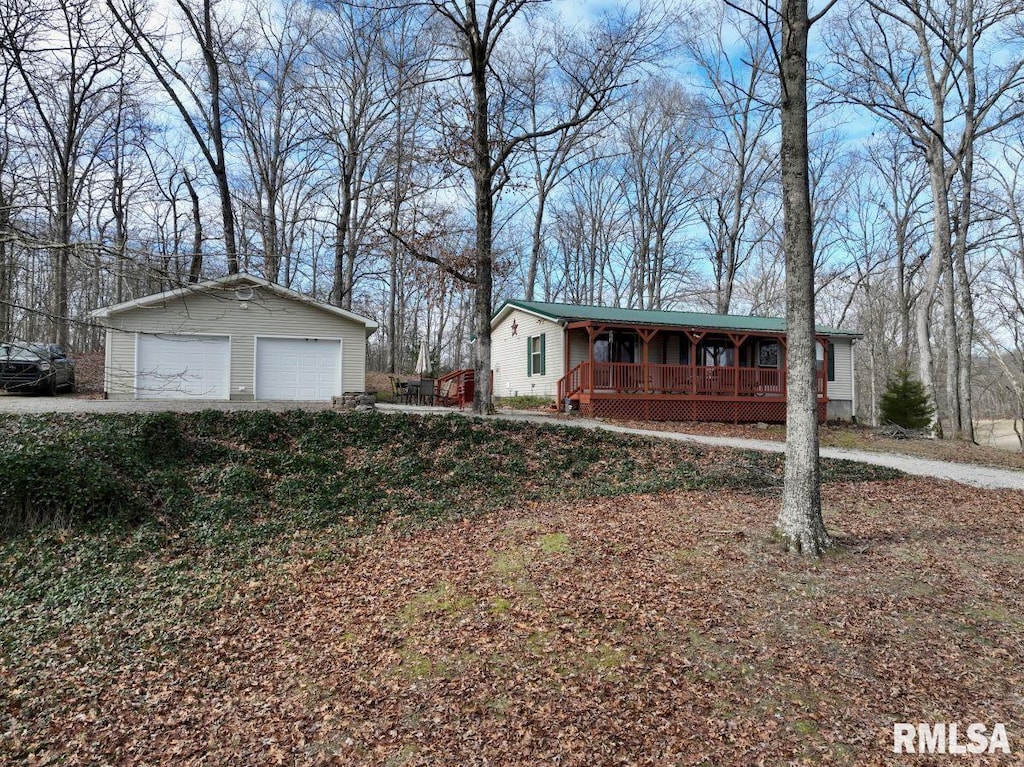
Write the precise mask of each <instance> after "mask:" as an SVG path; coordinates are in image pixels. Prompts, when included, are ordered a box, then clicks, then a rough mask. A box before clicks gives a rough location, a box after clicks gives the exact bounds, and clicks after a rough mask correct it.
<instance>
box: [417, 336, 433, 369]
mask: <svg viewBox="0 0 1024 767" xmlns="http://www.w3.org/2000/svg"><path fill="white" fill-rule="evenodd" d="M429 372H430V352H428V351H427V342H426V341H420V356H419V357H417V358H416V374H417V375H418V376H421V377H422V376H425V375H427V374H428V373H429Z"/></svg>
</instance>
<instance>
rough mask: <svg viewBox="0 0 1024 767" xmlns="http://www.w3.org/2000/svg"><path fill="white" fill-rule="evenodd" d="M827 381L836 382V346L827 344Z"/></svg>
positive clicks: (830, 343)
mask: <svg viewBox="0 0 1024 767" xmlns="http://www.w3.org/2000/svg"><path fill="white" fill-rule="evenodd" d="M828 380H830V381H835V380H836V345H835V344H834V343H832V342H831V341H829V342H828Z"/></svg>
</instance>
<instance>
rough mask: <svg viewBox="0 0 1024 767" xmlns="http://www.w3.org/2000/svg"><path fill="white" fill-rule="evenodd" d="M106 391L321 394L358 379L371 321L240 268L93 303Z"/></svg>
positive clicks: (131, 394) (234, 396) (164, 395)
mask: <svg viewBox="0 0 1024 767" xmlns="http://www.w3.org/2000/svg"><path fill="white" fill-rule="evenodd" d="M92 316H93V317H95V318H96V319H98V320H99V321H100V322H102V323H103V324H104V325H105V326H106V328H107V334H106V366H105V377H104V389H105V393H106V396H107V397H108V398H110V399H121V400H123V399H196V400H202V399H209V400H253V399H257V400H294V401H329V400H330V399H331V397H334V396H338V395H340V394H342V393H344V392H348V391H362V390H363V389H365V388H366V384H365V381H366V339H367V337H368V336H369V335H370V334H371V333H373V332H374V331H375V330H376V329H377V323H375V322H374V321H373V320H370V319H367V318H366V317H360V316H359V315H357V314H353V313H352V312H349V311H346V310H344V309H339V308H338V307H336V306H330V305H328V304H323V303H320V302H318V301H313V300H312V299H310V298H307V297H306V296H303V295H301V294H299V293H296V292H294V291H292V290H288V289H287V288H283V287H281V286H280V285H274V284H273V283H270V282H267V281H266V280H263V279H260V278H259V277H254V276H252V275H248V274H236V275H231V276H229V277H223V278H221V279H218V280H211V281H209V282H204V283H199V284H196V285H189V286H187V287H184V288H180V289H177V290H171V291H167V292H166V293H159V294H156V295H152V296H146V297H144V298H139V299H136V300H134V301H128V302H125V303H122V304H116V305H114V306H108V307H105V308H102V309H97V310H96V311H94V312H93V313H92Z"/></svg>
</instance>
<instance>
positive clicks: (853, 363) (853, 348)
mask: <svg viewBox="0 0 1024 767" xmlns="http://www.w3.org/2000/svg"><path fill="white" fill-rule="evenodd" d="M859 340H860V339H859V338H851V339H850V390H851V391H852V392H853V396H852V397H851V398H850V399H851V400H852V403H851V406H850V407H851V410H852V412H851V414H850V417H851V420H852V421H853V424H854V426H856V425H857V341H859Z"/></svg>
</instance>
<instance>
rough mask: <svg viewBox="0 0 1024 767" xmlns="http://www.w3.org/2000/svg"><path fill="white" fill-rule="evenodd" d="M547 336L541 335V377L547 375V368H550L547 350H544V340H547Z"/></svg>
mask: <svg viewBox="0 0 1024 767" xmlns="http://www.w3.org/2000/svg"><path fill="white" fill-rule="evenodd" d="M546 336H547V333H541V334H540V374H541V375H544V374H545V373H547V367H548V365H547V361H548V355H547V349H545V348H544V339H545V337H546Z"/></svg>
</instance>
